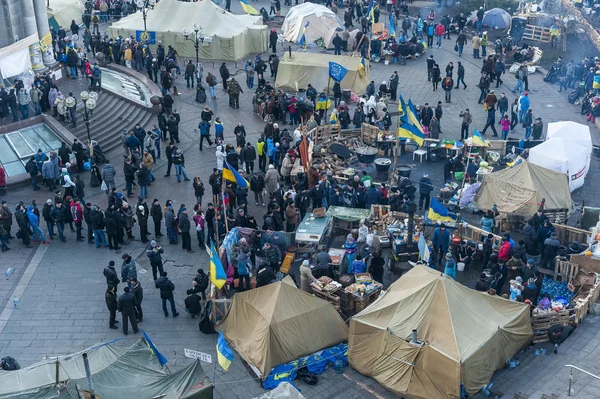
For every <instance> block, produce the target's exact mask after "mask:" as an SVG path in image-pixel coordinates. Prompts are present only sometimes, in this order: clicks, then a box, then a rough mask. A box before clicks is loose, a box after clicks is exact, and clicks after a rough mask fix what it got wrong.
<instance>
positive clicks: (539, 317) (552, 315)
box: [531, 310, 570, 344]
mask: <svg viewBox="0 0 600 399" xmlns="http://www.w3.org/2000/svg"><path fill="white" fill-rule="evenodd" d="M569 317H570V315H569V311H568V310H561V311H560V312H547V313H540V314H533V315H532V318H531V325H532V328H533V343H534V344H537V343H540V342H547V341H548V330H549V329H550V327H552V326H555V325H558V324H562V325H563V326H564V325H567V324H568V323H569Z"/></svg>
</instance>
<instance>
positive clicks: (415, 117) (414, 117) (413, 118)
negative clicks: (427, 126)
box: [407, 98, 425, 136]
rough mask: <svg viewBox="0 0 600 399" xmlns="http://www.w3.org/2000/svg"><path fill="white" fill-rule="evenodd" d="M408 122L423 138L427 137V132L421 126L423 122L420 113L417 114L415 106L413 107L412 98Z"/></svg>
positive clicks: (409, 104)
mask: <svg viewBox="0 0 600 399" xmlns="http://www.w3.org/2000/svg"><path fill="white" fill-rule="evenodd" d="M407 116H408V121H409V122H410V123H411V124H412V125H413V126H414V127H416V128H417V130H419V131H420V132H421V133H422V134H423V136H425V131H424V130H423V126H421V121H420V120H419V113H418V112H417V110H416V108H415V106H414V105H413V103H412V101H411V100H410V98H409V99H408V112H407Z"/></svg>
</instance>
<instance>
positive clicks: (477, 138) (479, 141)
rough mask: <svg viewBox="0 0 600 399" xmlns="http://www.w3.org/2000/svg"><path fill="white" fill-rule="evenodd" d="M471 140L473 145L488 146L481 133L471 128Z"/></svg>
mask: <svg viewBox="0 0 600 399" xmlns="http://www.w3.org/2000/svg"><path fill="white" fill-rule="evenodd" d="M471 142H472V143H473V145H474V146H478V147H488V146H489V144H488V143H487V141H485V139H484V138H483V136H482V135H481V133H479V131H478V130H477V129H474V130H473V137H471Z"/></svg>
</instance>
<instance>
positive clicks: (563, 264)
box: [553, 257, 579, 284]
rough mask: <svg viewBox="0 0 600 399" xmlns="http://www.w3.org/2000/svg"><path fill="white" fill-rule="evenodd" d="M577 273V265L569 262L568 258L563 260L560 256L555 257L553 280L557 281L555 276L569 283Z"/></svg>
mask: <svg viewBox="0 0 600 399" xmlns="http://www.w3.org/2000/svg"><path fill="white" fill-rule="evenodd" d="M577 273H579V265H578V264H575V263H571V262H569V261H568V260H564V259H561V258H558V257H557V258H556V262H555V263H554V277H553V279H554V281H557V278H558V277H560V278H561V281H563V282H566V283H567V284H568V283H570V282H571V281H572V280H573V279H575V277H576V276H577Z"/></svg>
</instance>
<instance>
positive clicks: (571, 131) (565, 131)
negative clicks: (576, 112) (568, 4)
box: [546, 121, 592, 153]
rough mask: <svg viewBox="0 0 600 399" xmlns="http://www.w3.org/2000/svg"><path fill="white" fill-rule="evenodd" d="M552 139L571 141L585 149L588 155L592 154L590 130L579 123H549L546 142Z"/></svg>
mask: <svg viewBox="0 0 600 399" xmlns="http://www.w3.org/2000/svg"><path fill="white" fill-rule="evenodd" d="M552 139H563V140H567V141H572V142H575V143H577V144H579V145H581V146H582V147H585V148H587V149H588V150H589V152H590V153H591V152H592V136H591V134H590V128H589V127H588V126H586V125H582V124H581V123H577V122H571V121H563V122H552V123H549V124H548V131H547V132H546V140H552Z"/></svg>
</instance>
